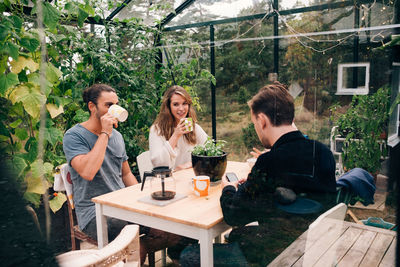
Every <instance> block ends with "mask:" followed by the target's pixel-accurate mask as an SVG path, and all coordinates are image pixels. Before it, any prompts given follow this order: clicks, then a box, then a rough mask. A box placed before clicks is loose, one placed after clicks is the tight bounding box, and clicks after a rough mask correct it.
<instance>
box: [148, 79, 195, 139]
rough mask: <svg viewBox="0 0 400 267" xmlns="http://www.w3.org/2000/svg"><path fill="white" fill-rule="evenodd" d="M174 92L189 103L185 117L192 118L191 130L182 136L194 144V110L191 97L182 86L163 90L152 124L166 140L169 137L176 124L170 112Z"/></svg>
mask: <svg viewBox="0 0 400 267" xmlns="http://www.w3.org/2000/svg"><path fill="white" fill-rule="evenodd" d="M175 94H176V95H180V96H182V97H183V98H184V99H185V100H186V102H187V103H188V104H189V110H188V114H187V116H186V117H191V118H192V119H193V131H191V132H190V133H187V134H185V135H184V138H185V140H186V141H188V143H189V144H196V132H195V131H194V129H195V127H196V122H197V117H196V111H195V110H194V108H193V105H192V98H191V97H190V95H189V93H188V92H187V91H186V90H185V88H183V87H182V86H179V85H174V86H172V87H170V88H169V89H168V90H167V91H165V93H164V96H163V99H162V104H161V108H160V113H159V114H158V116H157V118H156V120H155V121H154V126H155V127H156V130H157V131H158V134H159V135H161V136H164V137H165V139H167V140H169V139H170V138H171V136H172V134H173V133H174V128H175V126H176V125H175V119H174V117H173V115H172V113H171V97H172V96H173V95H175Z"/></svg>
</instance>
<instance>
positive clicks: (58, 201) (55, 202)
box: [49, 193, 67, 213]
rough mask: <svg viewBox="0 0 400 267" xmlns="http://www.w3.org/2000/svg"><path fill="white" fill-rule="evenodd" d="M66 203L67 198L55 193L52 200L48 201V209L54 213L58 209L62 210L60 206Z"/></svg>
mask: <svg viewBox="0 0 400 267" xmlns="http://www.w3.org/2000/svg"><path fill="white" fill-rule="evenodd" d="M65 201H67V197H66V196H65V194H63V193H57V196H55V197H54V198H53V199H52V200H50V201H49V204H50V209H51V210H52V211H53V212H54V213H56V212H57V211H58V210H59V209H61V208H62V205H63V204H64V203H65Z"/></svg>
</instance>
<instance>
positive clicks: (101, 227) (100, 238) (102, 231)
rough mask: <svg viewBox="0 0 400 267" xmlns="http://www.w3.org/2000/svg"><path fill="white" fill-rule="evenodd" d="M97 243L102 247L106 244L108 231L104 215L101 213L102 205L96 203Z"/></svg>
mask: <svg viewBox="0 0 400 267" xmlns="http://www.w3.org/2000/svg"><path fill="white" fill-rule="evenodd" d="M96 227H97V245H98V247H99V249H100V248H103V247H104V246H106V245H107V244H108V231H107V220H106V216H104V215H103V206H102V205H101V204H99V203H96Z"/></svg>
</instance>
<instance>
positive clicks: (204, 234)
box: [199, 230, 214, 267]
mask: <svg viewBox="0 0 400 267" xmlns="http://www.w3.org/2000/svg"><path fill="white" fill-rule="evenodd" d="M199 241H200V266H201V267H209V266H214V252H213V237H212V236H211V232H209V231H207V230H202V231H201V233H200V240H199Z"/></svg>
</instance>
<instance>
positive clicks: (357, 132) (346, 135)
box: [334, 87, 390, 177]
mask: <svg viewBox="0 0 400 267" xmlns="http://www.w3.org/2000/svg"><path fill="white" fill-rule="evenodd" d="M389 94H390V90H389V88H388V87H382V88H380V89H379V90H378V91H377V92H376V93H374V94H372V95H355V96H353V99H352V102H351V104H350V107H349V108H348V109H347V111H346V112H345V113H344V114H341V115H340V116H338V117H337V118H336V120H334V122H335V123H336V125H337V127H336V130H335V138H334V139H335V140H334V141H335V142H337V141H338V140H342V141H343V145H342V151H341V153H342V159H343V165H344V168H345V170H346V169H347V170H349V169H353V168H356V167H359V168H363V169H365V170H366V171H368V172H370V173H371V174H372V175H373V176H374V177H375V176H376V174H377V172H378V170H379V169H380V166H381V159H382V158H383V157H384V156H386V145H385V144H386V140H383V139H381V136H382V133H384V132H385V131H386V128H387V123H388V118H389V100H390V95H389ZM335 147H339V145H338V144H336V146H335Z"/></svg>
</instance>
